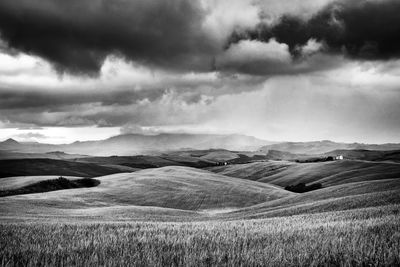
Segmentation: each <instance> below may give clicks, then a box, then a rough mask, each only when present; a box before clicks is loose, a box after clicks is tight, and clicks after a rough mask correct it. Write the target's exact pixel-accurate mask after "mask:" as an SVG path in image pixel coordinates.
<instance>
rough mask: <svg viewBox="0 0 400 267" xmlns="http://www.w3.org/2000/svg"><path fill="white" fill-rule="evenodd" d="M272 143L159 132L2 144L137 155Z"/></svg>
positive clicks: (12, 147)
mask: <svg viewBox="0 0 400 267" xmlns="http://www.w3.org/2000/svg"><path fill="white" fill-rule="evenodd" d="M269 144H272V142H268V141H265V140H261V139H257V138H255V137H251V136H246V135H215V134H159V135H141V134H126V135H118V136H114V137H111V138H108V139H105V140H101V141H85V142H79V141H78V142H74V143H72V144H65V145H52V144H41V143H19V142H17V141H15V140H13V139H8V140H6V141H4V142H1V143H0V150H7V151H9V152H23V153H28V152H29V153H47V152H52V151H62V152H66V153H73V154H84V155H103V156H110V155H136V154H142V153H151V152H160V151H170V150H183V149H229V150H244V151H252V150H258V149H259V148H260V147H261V146H264V145H269Z"/></svg>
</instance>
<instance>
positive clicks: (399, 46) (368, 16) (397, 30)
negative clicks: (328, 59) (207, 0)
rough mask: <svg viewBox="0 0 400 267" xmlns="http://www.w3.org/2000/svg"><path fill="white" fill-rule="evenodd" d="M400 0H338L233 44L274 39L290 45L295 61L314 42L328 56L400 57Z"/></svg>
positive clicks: (286, 18)
mask: <svg viewBox="0 0 400 267" xmlns="http://www.w3.org/2000/svg"><path fill="white" fill-rule="evenodd" d="M399 14H400V1H398V0H382V1H377V0H372V1H361V0H355V1H347V0H346V1H344V0H343V1H336V2H334V3H331V4H329V5H327V6H326V7H325V8H323V9H322V10H320V11H319V12H317V13H316V14H315V15H314V16H312V17H311V18H309V19H304V18H301V17H297V16H294V15H283V16H282V17H281V18H280V20H279V21H278V22H276V23H274V24H272V25H266V24H260V25H258V27H257V28H256V29H255V30H251V31H247V32H236V33H234V34H233V35H232V38H231V40H230V45H232V43H237V42H239V41H240V40H242V39H250V40H259V41H263V42H268V41H269V40H270V39H271V38H274V39H275V40H276V41H278V42H279V43H284V44H287V45H288V46H289V51H290V53H291V54H292V56H293V57H294V58H297V57H299V56H300V54H301V49H300V48H301V47H302V46H304V45H306V44H307V42H308V41H309V40H310V39H315V40H316V41H318V42H322V43H323V44H324V50H325V52H328V53H343V54H344V55H346V56H348V57H350V58H355V59H368V60H386V59H390V58H399V57H400V15H399Z"/></svg>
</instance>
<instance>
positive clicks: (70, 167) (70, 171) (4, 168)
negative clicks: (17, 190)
mask: <svg viewBox="0 0 400 267" xmlns="http://www.w3.org/2000/svg"><path fill="white" fill-rule="evenodd" d="M119 172H121V170H120V169H118V168H112V167H105V166H99V165H98V164H93V163H83V162H73V161H65V160H54V159H13V160H0V178H3V177H12V176H37V175H64V176H79V177H96V176H103V175H107V174H112V173H119Z"/></svg>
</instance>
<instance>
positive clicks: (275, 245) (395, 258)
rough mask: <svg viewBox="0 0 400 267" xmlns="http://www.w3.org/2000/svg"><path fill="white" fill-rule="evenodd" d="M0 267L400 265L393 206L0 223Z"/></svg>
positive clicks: (398, 220) (399, 220) (398, 219)
mask: <svg viewBox="0 0 400 267" xmlns="http://www.w3.org/2000/svg"><path fill="white" fill-rule="evenodd" d="M0 233H1V240H0V264H1V265H2V266H14V265H23V266H33V265H35V266H55V265H79V266H98V265H107V266H116V265H119V266H125V265H141V266H143V265H147V266H179V265H186V266H209V265H228V266H232V265H234V266H240V265H242V266H243V265H246V266H249V265H250V266H277V265H300V266H316V265H347V266H348V265H364V266H365V265H371V266H379V265H393V266H396V265H397V266H398V265H399V264H400V214H399V206H398V205H390V206H386V207H379V208H369V209H359V210H352V211H344V212H329V213H320V214H313V215H298V216H291V217H280V218H270V219H261V220H240V221H231V222H222V221H209V222H190V223H161V222H137V223H117V222H116V223H87V222H74V223H68V224H67V223H19V224H7V223H3V224H0Z"/></svg>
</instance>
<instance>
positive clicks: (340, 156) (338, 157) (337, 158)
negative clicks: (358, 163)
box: [334, 155, 343, 160]
mask: <svg viewBox="0 0 400 267" xmlns="http://www.w3.org/2000/svg"><path fill="white" fill-rule="evenodd" d="M334 159H335V160H343V155H337V156H335V157H334Z"/></svg>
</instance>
